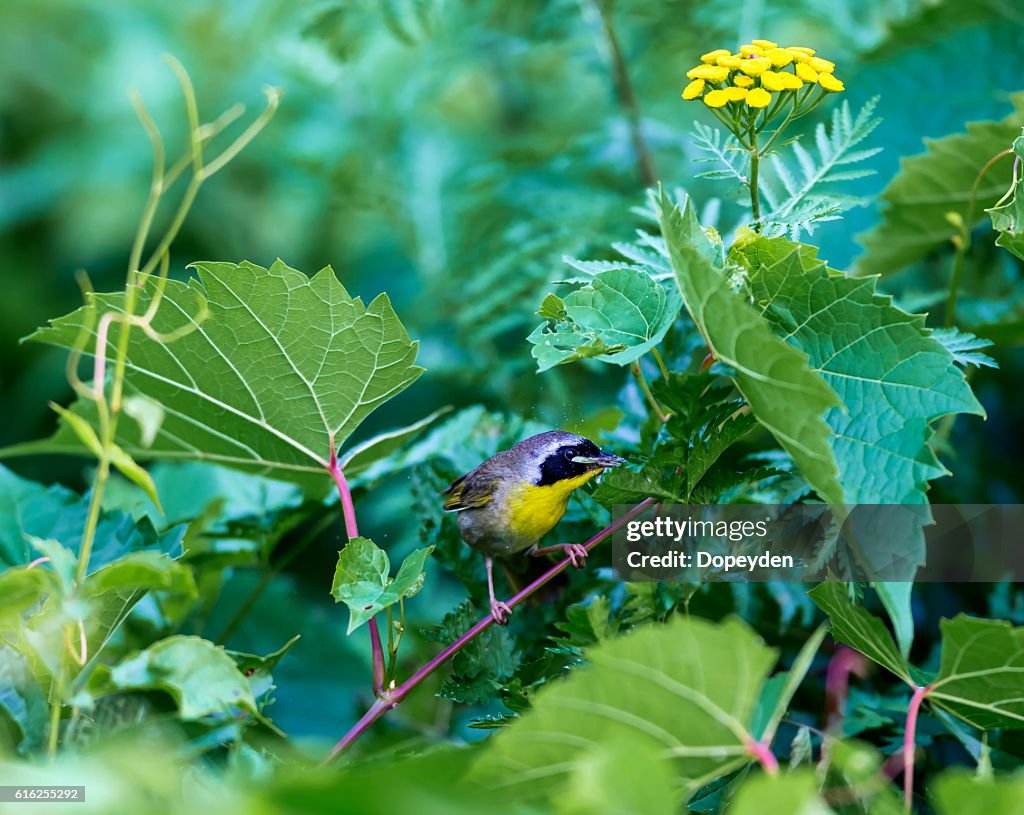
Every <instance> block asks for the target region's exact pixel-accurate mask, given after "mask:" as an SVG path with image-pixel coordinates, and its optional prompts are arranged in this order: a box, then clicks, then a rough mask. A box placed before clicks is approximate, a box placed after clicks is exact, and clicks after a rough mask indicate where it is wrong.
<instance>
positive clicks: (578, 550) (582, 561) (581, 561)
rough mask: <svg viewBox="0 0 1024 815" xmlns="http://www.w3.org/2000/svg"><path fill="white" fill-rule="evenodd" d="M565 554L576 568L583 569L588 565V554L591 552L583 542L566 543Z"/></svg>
mask: <svg viewBox="0 0 1024 815" xmlns="http://www.w3.org/2000/svg"><path fill="white" fill-rule="evenodd" d="M565 554H566V556H567V557H568V558H569V562H570V563H571V564H572V565H573V566H574V567H575V568H577V569H582V568H583V567H584V566H585V565H586V562H587V555H589V554H590V553H589V552H588V551H587V547H586V546H584V545H583V544H582V543H567V544H565Z"/></svg>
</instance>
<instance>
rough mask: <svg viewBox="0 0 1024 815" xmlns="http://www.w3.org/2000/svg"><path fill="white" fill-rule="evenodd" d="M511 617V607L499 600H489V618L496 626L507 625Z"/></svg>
mask: <svg viewBox="0 0 1024 815" xmlns="http://www.w3.org/2000/svg"><path fill="white" fill-rule="evenodd" d="M511 616H512V607H511V606H509V604H508V603H503V602H502V601H501V600H491V617H492V618H494V622H496V623H497V624H498V625H508V618H509V617H511Z"/></svg>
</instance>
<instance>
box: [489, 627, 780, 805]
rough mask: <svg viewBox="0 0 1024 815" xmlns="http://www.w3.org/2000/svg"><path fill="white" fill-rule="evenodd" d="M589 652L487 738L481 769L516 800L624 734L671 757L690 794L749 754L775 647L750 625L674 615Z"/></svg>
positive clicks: (545, 790) (559, 785) (554, 789)
mask: <svg viewBox="0 0 1024 815" xmlns="http://www.w3.org/2000/svg"><path fill="white" fill-rule="evenodd" d="M586 659H587V663H588V664H587V667H585V668H581V669H580V670H577V671H574V672H573V673H571V674H570V675H569V676H568V677H567V678H565V679H561V680H558V681H553V682H550V683H548V684H546V685H545V686H544V687H543V688H542V689H541V690H540V691H538V693H537V694H536V696H535V697H534V700H533V705H532V707H531V708H530V709H529V710H528V711H526V712H525V713H524V714H523V715H522V716H520V717H519V718H518V719H516V720H515V721H514V722H512V723H511V724H510V725H508V726H507V727H505V728H504V729H503V730H502V731H501V732H500V733H498V734H497V735H496V736H495V737H494V738H493V739H492V740H491V741H490V742H489V744H488V748H487V751H486V752H485V753H484V755H483V756H481V759H480V762H479V763H478V765H477V767H476V772H477V773H478V774H479V776H481V777H483V778H485V779H488V780H490V781H492V782H493V783H494V784H496V785H498V786H499V787H500V788H501V789H502V790H506V791H507V792H508V794H509V795H511V796H514V797H516V798H517V799H524V800H525V799H532V798H533V797H534V796H548V795H552V794H557V793H559V792H560V791H561V790H562V789H564V788H565V786H566V784H567V783H570V779H571V778H572V776H573V774H574V773H575V772H577V770H578V764H579V762H580V761H581V760H585V759H584V758H583V750H584V749H585V748H587V747H588V746H590V745H593V744H612V743H616V742H618V741H619V740H620V739H624V738H625V739H637V740H639V741H641V742H643V743H644V744H646V745H647V746H649V747H650V748H652V749H656V750H658V751H659V752H660V754H661V755H662V756H664V757H666V758H668V759H670V760H671V764H672V771H673V774H674V775H675V776H676V778H677V779H678V781H679V782H680V784H681V786H682V788H683V791H685V792H687V793H692V792H694V791H696V790H697V789H699V788H700V787H701V786H703V785H704V784H706V783H708V782H709V781H711V780H712V779H714V778H717V777H719V776H722V775H725V774H727V773H729V772H731V771H733V770H735V769H737V768H739V767H741V766H742V765H744V764H746V763H747V761H749V760H750V757H749V755H748V752H747V749H748V744H749V740H750V739H751V738H752V736H751V728H752V720H753V717H754V712H755V709H756V707H757V703H758V698H759V696H760V693H761V689H762V686H763V684H764V682H765V680H766V679H767V677H768V672H769V671H770V670H771V668H772V666H773V665H774V663H775V660H776V652H775V651H774V650H773V649H771V648H768V647H767V646H766V645H765V644H764V643H763V642H762V641H761V639H760V637H758V636H757V634H756V633H754V631H752V630H751V629H750V628H749V627H748V626H747V625H746V624H745V623H743V622H740V621H739V620H736V619H729V620H727V621H725V622H724V623H718V624H716V623H711V622H708V621H705V620H700V619H697V618H692V619H684V618H682V617H675V618H673V619H672V620H671V621H669V622H668V623H666V624H665V625H656V626H654V625H652V626H643V627H640V628H638V629H636V630H634V631H631V632H630V633H628V634H626V635H623V636H619V637H615V638H613V639H610V640H607V641H605V642H603V643H601V644H599V645H597V646H595V647H593V648H591V649H588V650H587V652H586Z"/></svg>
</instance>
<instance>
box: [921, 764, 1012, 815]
mask: <svg viewBox="0 0 1024 815" xmlns="http://www.w3.org/2000/svg"><path fill="white" fill-rule="evenodd" d="M931 794H932V795H931V797H932V800H933V801H934V803H935V811H936V813H938V815H1024V778H1019V777H1004V778H980V777H978V776H977V775H975V774H974V773H969V772H967V771H965V770H950V771H948V772H945V773H943V774H942V775H940V776H939V777H938V778H936V779H935V781H934V782H933V783H932V785H931Z"/></svg>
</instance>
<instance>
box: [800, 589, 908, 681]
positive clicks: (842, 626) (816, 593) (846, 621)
mask: <svg viewBox="0 0 1024 815" xmlns="http://www.w3.org/2000/svg"><path fill="white" fill-rule="evenodd" d="M808 594H810V596H811V599H812V600H814V602H815V603H816V604H817V606H818V608H820V609H821V610H822V611H824V612H825V613H826V614H827V615H828V619H829V622H831V623H832V636H833V637H834V638H835V639H837V640H839V641H840V642H844V643H846V644H847V645H849V646H850V647H851V648H853V649H855V650H857V651H860V652H861V653H862V654H864V656H866V657H868V658H869V659H872V660H874V661H875V662H877V663H878V664H879V665H881V666H882V667H883V668H887V669H888V670H890V671H892V672H893V673H894V674H896V676H898V677H900V678H901V679H902V680H903V681H904V682H906V683H908V684H913V680H912V679H911V676H910V669H909V666H908V665H907V662H906V660H905V659H904V658H903V656H902V655H901V654H900V652H899V649H898V648H897V647H896V643H895V642H893V639H892V635H891V634H890V633H889V631H888V630H887V629H886V627H885V623H883V622H882V621H881V620H880V619H878V617H876V616H875V615H874V614H872V613H871V612H869V611H868V610H867V609H864V608H861V607H860V606H857V605H854V604H853V603H852V602H850V598H849V596H848V595H847V589H846V585H845V584H844V583H837V582H828V583H822V584H820V585H818V586H815V587H814V588H813V589H811V591H810V592H808Z"/></svg>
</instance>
